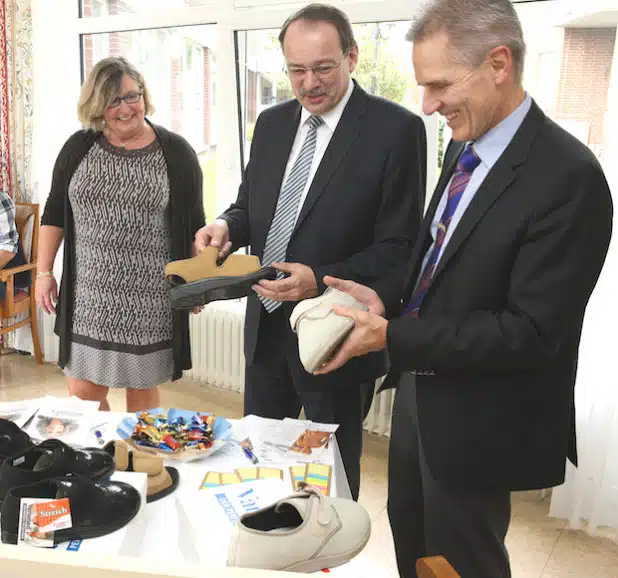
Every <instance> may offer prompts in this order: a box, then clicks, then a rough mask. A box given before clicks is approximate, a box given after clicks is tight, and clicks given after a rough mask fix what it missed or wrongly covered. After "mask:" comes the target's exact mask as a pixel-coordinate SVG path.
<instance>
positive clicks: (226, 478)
mask: <svg viewBox="0 0 618 578" xmlns="http://www.w3.org/2000/svg"><path fill="white" fill-rule="evenodd" d="M240 482H242V480H241V479H240V478H239V477H238V476H237V475H236V472H222V473H221V485H222V486H229V485H231V484H239V483H240Z"/></svg>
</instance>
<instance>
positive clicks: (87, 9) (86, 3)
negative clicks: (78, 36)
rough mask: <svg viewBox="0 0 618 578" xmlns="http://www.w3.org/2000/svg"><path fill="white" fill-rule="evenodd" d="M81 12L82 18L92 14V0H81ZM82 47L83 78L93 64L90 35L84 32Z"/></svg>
mask: <svg viewBox="0 0 618 578" xmlns="http://www.w3.org/2000/svg"><path fill="white" fill-rule="evenodd" d="M82 14H83V16H84V18H90V17H91V16H92V0H83V2H82ZM82 42H83V47H84V78H85V77H86V76H87V75H88V73H89V72H90V71H91V70H92V67H93V66H94V61H93V55H92V35H91V34H84V36H83V37H82Z"/></svg>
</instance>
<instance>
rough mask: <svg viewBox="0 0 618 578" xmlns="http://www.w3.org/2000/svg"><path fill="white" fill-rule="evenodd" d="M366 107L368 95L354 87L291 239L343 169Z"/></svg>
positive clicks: (358, 131) (314, 178)
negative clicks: (335, 175)
mask: <svg viewBox="0 0 618 578" xmlns="http://www.w3.org/2000/svg"><path fill="white" fill-rule="evenodd" d="M366 106H367V95H366V94H365V91H364V90H363V89H362V88H360V87H359V86H358V85H357V84H356V83H354V90H353V91H352V94H351V96H350V100H349V101H348V104H347V105H346V107H345V109H344V111H343V114H342V116H341V119H340V120H339V123H338V124H337V128H336V129H335V132H334V134H333V136H332V137H331V139H330V142H329V143H328V147H327V148H326V151H325V152H324V156H323V157H322V160H321V162H320V166H319V167H318V170H317V171H316V173H315V176H314V177H313V181H312V182H311V185H310V187H309V191H308V192H307V198H306V199H305V202H304V203H303V207H302V209H301V211H300V215H299V216H298V220H297V221H296V227H295V228H294V231H293V232H292V235H294V233H295V232H296V230H298V228H299V227H300V226H301V225H302V223H303V221H304V220H305V218H306V217H307V215H308V214H309V212H310V211H311V209H312V208H313V205H315V203H316V201H317V200H318V199H319V198H320V195H321V194H322V193H323V192H324V189H326V186H327V185H328V183H329V182H330V180H331V178H332V177H333V175H334V174H335V172H336V171H337V169H338V168H339V167H340V166H341V165H342V163H343V159H344V158H345V157H346V155H347V154H348V152H349V151H350V150H351V148H352V146H353V144H354V142H355V141H356V139H357V137H358V135H359V133H360V129H361V127H362V123H361V118H362V116H363V114H364V113H365V109H366Z"/></svg>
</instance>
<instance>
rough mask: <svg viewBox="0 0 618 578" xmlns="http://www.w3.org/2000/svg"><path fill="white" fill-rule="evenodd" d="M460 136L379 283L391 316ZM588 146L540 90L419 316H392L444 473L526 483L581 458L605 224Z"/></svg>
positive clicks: (489, 483) (464, 480)
mask: <svg viewBox="0 0 618 578" xmlns="http://www.w3.org/2000/svg"><path fill="white" fill-rule="evenodd" d="M462 150H463V144H461V143H451V144H450V146H449V148H448V150H447V154H446V158H445V165H444V169H443V174H442V176H441V179H440V182H439V183H438V186H437V189H436V192H435V194H434V197H433V199H432V201H431V203H430V206H429V209H428V211H427V214H426V216H425V219H424V222H423V224H422V226H421V232H420V236H419V242H418V243H417V246H416V248H415V252H414V255H413V258H412V259H411V261H410V262H409V264H408V265H407V267H406V268H405V270H404V271H403V272H400V273H399V275H394V276H393V277H392V278H391V279H390V280H385V281H383V282H380V283H378V284H376V285H375V288H376V290H377V291H378V294H379V295H380V296H381V297H382V299H383V301H384V302H385V304H386V305H387V311H388V315H389V316H396V315H397V314H398V312H400V311H401V307H402V304H403V303H407V301H408V300H409V298H410V295H411V293H412V291H413V288H414V284H415V282H416V279H417V277H418V274H419V269H420V267H421V264H422V260H423V256H424V255H425V252H426V251H427V249H428V247H429V245H430V243H431V238H430V235H429V228H430V225H431V221H432V219H433V217H434V213H435V211H436V207H437V204H438V202H439V199H440V196H441V195H442V192H443V190H444V188H445V187H446V185H447V183H448V181H449V179H450V177H451V175H452V174H453V172H454V169H455V166H456V162H457V159H458V157H459V155H460V154H461V152H462ZM611 223H612V202H611V196H610V191H609V188H608V185H607V182H606V180H605V177H604V176H603V172H602V170H601V167H600V166H599V163H598V162H597V160H596V158H595V157H594V155H593V154H592V152H591V151H590V150H589V149H588V148H586V147H585V146H584V145H582V144H581V143H580V142H578V141H577V140H576V139H575V138H573V137H572V136H570V135H569V134H568V133H566V132H565V131H564V130H562V129H561V128H560V127H558V126H557V125H556V124H554V123H553V122H552V121H551V120H549V119H548V118H547V117H545V115H544V114H543V113H542V111H541V110H540V109H539V108H538V106H537V105H536V104H535V103H533V105H532V108H531V110H530V112H529V113H528V115H527V116H526V118H525V120H524V122H523V124H522V126H521V127H520V129H519V131H518V132H517V133H516V135H515V137H514V139H513V140H512V142H511V143H510V145H509V146H508V148H507V149H506V151H505V152H504V154H503V155H502V156H501V157H500V159H499V160H498V161H497V163H496V164H495V165H494V167H493V168H492V170H491V171H490V172H489V174H488V175H487V177H486V179H485V181H484V182H483V184H482V185H481V187H480V188H479V190H478V192H477V194H476V196H475V197H474V199H473V200H472V202H471V204H470V205H469V207H468V209H467V211H466V212H465V213H464V215H463V218H462V219H461V221H460V223H459V226H458V227H457V229H456V230H455V232H454V233H453V236H452V238H451V240H450V242H449V243H448V245H447V246H446V248H445V251H444V254H443V256H442V258H441V260H440V262H439V264H438V268H437V271H436V274H435V276H434V280H433V283H432V285H431V287H430V288H429V290H428V292H427V293H426V295H425V299H424V301H423V303H422V307H421V310H420V316H419V318H418V319H413V318H394V319H392V320H391V321H390V322H389V327H388V336H387V340H388V347H387V349H388V353H389V357H390V361H391V363H392V375H390V376H389V379H390V380H391V382H394V381H395V374H396V372H401V371H413V372H416V373H417V406H418V408H417V412H418V423H419V432H420V437H421V440H422V445H423V450H424V453H425V456H426V459H427V462H428V465H429V467H430V470H431V472H432V474H433V475H434V476H435V478H436V479H437V480H439V481H442V482H444V483H447V484H451V485H453V486H457V487H464V488H469V489H485V490H494V489H502V490H505V489H508V490H522V489H533V488H545V487H550V486H554V485H557V484H560V483H562V482H563V481H564V469H565V458H566V457H567V455H568V457H569V458H571V460H572V461H573V462H574V463H576V459H577V458H576V445H575V422H574V403H573V397H574V396H573V393H574V384H575V372H576V367H577V351H578V346H579V340H580V334H581V328H582V320H583V317H584V309H585V307H586V304H587V302H588V299H589V297H590V294H591V292H592V290H593V288H594V286H595V284H596V281H597V278H598V276H599V272H600V271H601V267H602V265H603V262H604V259H605V255H606V252H607V248H608V245H609V240H610V236H611Z"/></svg>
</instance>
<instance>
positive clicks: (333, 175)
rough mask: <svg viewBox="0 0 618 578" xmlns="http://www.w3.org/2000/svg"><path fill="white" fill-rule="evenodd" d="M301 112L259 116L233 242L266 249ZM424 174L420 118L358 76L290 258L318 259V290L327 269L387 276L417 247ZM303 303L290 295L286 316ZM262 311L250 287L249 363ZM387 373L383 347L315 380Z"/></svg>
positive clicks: (284, 107) (234, 210) (312, 262)
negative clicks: (368, 86) (371, 92)
mask: <svg viewBox="0 0 618 578" xmlns="http://www.w3.org/2000/svg"><path fill="white" fill-rule="evenodd" d="M300 113H301V107H300V104H299V103H298V102H297V101H295V100H294V101H289V102H286V103H283V104H280V105H277V106H275V107H273V108H270V109H268V110H266V111H264V112H263V113H262V114H261V115H260V116H259V118H258V120H257V123H256V126H255V131H254V134H253V141H252V144H251V157H250V161H249V163H248V165H247V168H246V170H245V173H244V178H243V182H242V184H241V186H240V189H239V193H238V199H237V201H236V203H234V204H233V205H232V206H231V207H230V208H229V209H228V210H227V211H226V212H225V213H224V214H223V215H222V218H224V219H225V220H226V221H227V222H228V224H229V229H230V239H231V241H232V243H233V248H232V250H236V249H237V248H239V247H243V246H247V245H250V246H251V252H252V254H254V255H258V256H259V257H260V258H262V254H263V251H264V245H265V242H266V236H267V234H268V230H269V227H270V224H271V222H272V219H273V216H274V212H275V207H276V204H277V198H278V196H279V192H280V189H281V184H282V180H283V175H284V172H285V168H286V165H287V162H288V158H289V155H290V151H291V148H292V144H293V142H294V138H295V136H296V131H297V129H298V125H299V122H300ZM425 182H426V139H425V129H424V125H423V122H422V120H421V119H420V118H419V117H417V116H415V115H414V114H412V113H411V112H409V111H407V110H405V109H404V108H402V107H400V106H398V105H396V104H394V103H392V102H388V101H386V100H383V99H380V98H376V97H373V96H370V95H368V94H366V93H365V92H364V91H363V90H362V89H361V88H360V87H359V86H358V85H356V86H355V87H354V90H353V92H352V95H351V97H350V100H349V101H348V104H347V105H346V107H345V110H344V112H343V115H342V117H341V119H340V121H339V124H338V125H337V129H336V130H335V133H334V134H333V136H332V139H331V141H330V143H329V145H328V148H327V149H326V151H325V153H324V156H323V157H322V160H321V163H320V166H319V168H318V170H317V172H316V174H315V176H314V178H313V181H312V183H311V186H310V189H309V192H308V194H307V197H306V199H305V202H304V204H303V206H302V210H301V213H300V215H299V218H298V221H297V223H296V228H295V230H294V232H293V233H292V237H291V239H290V243H289V245H288V249H287V256H286V261H288V262H296V263H303V264H305V265H308V266H309V267H311V268H312V269H313V271H314V273H315V277H316V280H317V282H318V292H319V293H322V292H323V291H324V289H325V286H324V283H323V281H322V280H323V277H324V276H325V275H335V276H337V277H342V278H344V279H354V280H356V281H359V282H362V283H365V284H367V283H371V282H373V281H375V280H376V279H378V278H380V277H382V276H384V275H385V274H387V273H388V271H390V270H392V268H393V267H398V266H401V264H402V263H405V262H406V261H407V259H408V258H409V256H410V251H411V248H412V246H413V244H414V241H415V240H416V237H417V234H418V227H419V224H420V220H421V215H422V207H423V203H424V191H425ZM295 305H296V303H295V302H289V303H284V304H283V307H284V312H285V317H286V319H288V318H289V316H290V314H291V312H292V309H293V308H294V306H295ZM263 312H264V309H263V307H262V305H261V303H260V302H259V301H258V299H257V297H256V296H255V295H252V296H250V297H249V299H248V303H247V314H246V322H245V357H246V362H247V364H251V363H252V361H253V355H254V352H255V346H256V342H257V338H258V330H259V323H260V316H261V315H262V314H264V315H266V313H265V312H264V313H263ZM290 331H291V330H290ZM384 373H385V358H384V355H378V354H374V355H370V356H367V357H365V358H362V359H358V360H355V362H354V363H351V364H349V365H348V367H346V368H344V369H342V370H341V371H339V372H337V373H336V374H333V375H332V376H329V377H320V378H315V380H313V381H312V383H314V384H323V385H324V386H327V384H328V383H338V384H339V383H341V382H342V379H343V380H344V381H348V380H355V381H356V383H360V382H362V381H368V380H370V379H375V378H376V377H379V376H380V375H383V374H384ZM317 387H318V388H319V387H321V385H317Z"/></svg>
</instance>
